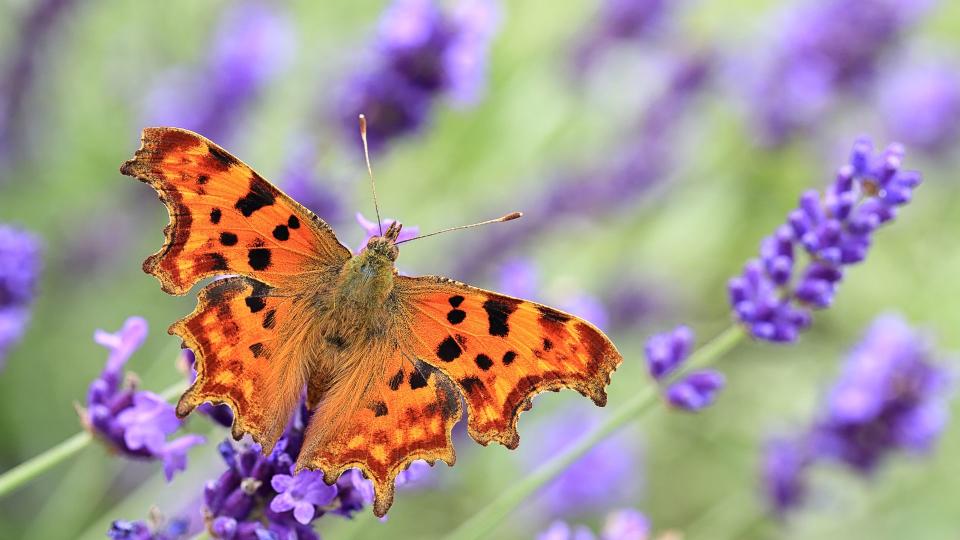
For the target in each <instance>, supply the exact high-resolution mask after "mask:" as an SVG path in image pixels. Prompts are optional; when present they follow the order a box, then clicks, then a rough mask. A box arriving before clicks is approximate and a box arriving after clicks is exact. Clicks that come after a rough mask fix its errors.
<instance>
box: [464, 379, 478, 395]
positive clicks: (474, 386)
mask: <svg viewBox="0 0 960 540" xmlns="http://www.w3.org/2000/svg"><path fill="white" fill-rule="evenodd" d="M460 386H462V387H463V389H464V390H466V391H467V393H468V394H472V393H474V391H478V392H479V391H482V390H483V381H481V380H480V379H478V378H477V377H464V378H462V379H460Z"/></svg>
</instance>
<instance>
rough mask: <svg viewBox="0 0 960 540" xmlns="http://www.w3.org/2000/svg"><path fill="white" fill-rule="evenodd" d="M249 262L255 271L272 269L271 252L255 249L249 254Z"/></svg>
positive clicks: (264, 249) (265, 249)
mask: <svg viewBox="0 0 960 540" xmlns="http://www.w3.org/2000/svg"><path fill="white" fill-rule="evenodd" d="M247 262H248V263H249V264H250V268H253V269H254V270H266V269H267V268H269V267H270V250H269V249H267V248H253V249H251V250H249V251H248V252H247Z"/></svg>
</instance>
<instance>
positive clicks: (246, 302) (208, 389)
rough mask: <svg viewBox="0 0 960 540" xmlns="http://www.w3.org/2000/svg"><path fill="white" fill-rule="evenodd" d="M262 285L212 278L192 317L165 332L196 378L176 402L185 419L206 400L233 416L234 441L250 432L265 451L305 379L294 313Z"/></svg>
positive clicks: (284, 422)
mask: <svg viewBox="0 0 960 540" xmlns="http://www.w3.org/2000/svg"><path fill="white" fill-rule="evenodd" d="M273 292H274V291H273V290H272V289H271V288H270V287H269V286H267V285H264V284H262V283H259V282H256V281H253V280H251V279H248V278H244V277H239V276H236V277H229V278H224V279H219V280H216V281H214V282H213V283H211V284H209V285H207V286H206V287H204V288H203V289H202V290H201V291H200V295H199V299H198V305H197V308H196V309H195V310H194V312H193V313H191V314H190V315H188V316H187V317H185V318H183V319H181V320H179V321H177V322H176V323H174V324H173V325H172V326H171V327H170V332H171V333H173V334H177V335H179V336H180V337H181V338H182V339H183V341H184V343H185V344H186V346H187V347H189V348H191V349H192V350H193V351H194V353H195V354H196V357H197V361H196V364H195V365H196V369H197V379H196V381H194V383H193V385H192V386H191V387H190V389H189V390H187V391H186V392H185V393H184V394H183V396H182V397H181V398H180V402H179V403H178V404H177V415H178V416H180V417H184V416H186V415H187V414H189V413H190V411H192V410H193V409H194V408H195V407H196V406H198V405H200V404H201V403H203V402H205V401H209V402H213V403H226V404H228V405H229V406H230V407H231V408H232V409H233V411H234V413H235V421H234V424H233V436H234V438H237V439H239V438H240V436H241V435H242V434H243V433H245V432H246V433H250V434H251V435H252V436H253V437H254V439H256V440H257V442H259V443H261V445H263V447H264V448H265V449H266V451H269V449H270V448H272V447H273V445H274V443H276V441H277V439H278V438H279V437H280V434H281V433H282V432H283V429H284V428H285V427H286V425H287V423H288V421H289V419H290V415H291V414H292V413H293V410H294V408H295V407H296V404H297V403H298V402H299V399H300V396H301V394H302V388H303V385H304V381H305V380H306V378H307V373H306V363H305V362H304V355H303V353H302V344H303V343H304V341H305V339H306V336H305V335H304V333H305V331H306V329H303V330H300V329H298V328H297V326H296V324H295V322H294V321H295V319H297V314H298V313H299V309H298V307H297V305H296V304H295V303H294V302H292V301H291V300H290V299H289V298H285V297H280V296H274V295H273V294H272V293H273Z"/></svg>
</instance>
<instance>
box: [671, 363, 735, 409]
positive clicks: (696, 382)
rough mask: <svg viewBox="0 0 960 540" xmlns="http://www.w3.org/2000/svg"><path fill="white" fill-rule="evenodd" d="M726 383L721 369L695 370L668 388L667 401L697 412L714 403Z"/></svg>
mask: <svg viewBox="0 0 960 540" xmlns="http://www.w3.org/2000/svg"><path fill="white" fill-rule="evenodd" d="M725 384H726V378H725V377H724V376H723V373H720V372H719V371H715V370H712V369H704V370H700V371H694V372H691V373H689V374H688V375H684V376H683V377H682V378H681V379H680V380H678V381H677V382H675V383H673V384H671V385H670V387H669V388H667V402H668V403H670V405H672V406H674V407H676V408H678V409H683V410H685V411H691V412H696V411H699V410H701V409H705V408H707V407H709V406H710V405H713V402H714V401H715V400H716V398H717V393H719V392H720V390H723V387H724V385H725Z"/></svg>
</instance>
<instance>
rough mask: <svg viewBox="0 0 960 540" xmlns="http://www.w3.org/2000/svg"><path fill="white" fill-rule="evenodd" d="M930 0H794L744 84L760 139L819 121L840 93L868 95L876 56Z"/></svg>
mask: <svg viewBox="0 0 960 540" xmlns="http://www.w3.org/2000/svg"><path fill="white" fill-rule="evenodd" d="M929 4H930V2H928V1H924V0H921V1H913V0H812V1H805V2H804V3H802V4H801V5H794V6H791V7H790V8H789V10H790V11H789V13H787V14H786V16H785V18H784V20H783V21H780V22H778V23H777V24H776V28H777V29H778V34H777V39H778V41H777V43H775V44H773V45H772V48H771V50H772V53H771V57H770V58H768V59H767V60H765V62H764V65H763V66H762V67H760V68H759V72H758V73H757V74H756V77H757V80H756V81H755V83H754V84H752V86H751V87H750V88H749V90H748V92H749V94H750V98H751V99H750V105H751V107H752V108H753V114H754V117H755V120H756V124H757V128H758V131H759V132H760V136H761V139H762V141H763V142H764V143H766V144H770V145H779V144H783V143H786V142H788V141H789V140H790V139H791V138H792V137H793V136H794V135H795V134H796V133H797V132H798V131H800V130H803V129H807V128H810V127H811V126H812V125H814V124H815V123H817V122H819V121H820V120H822V119H823V118H824V116H825V114H826V112H827V111H828V110H829V108H830V106H831V105H832V104H833V103H834V101H835V99H836V97H837V95H838V94H844V93H849V94H854V93H855V94H857V95H862V94H864V93H866V91H867V88H866V87H867V85H869V84H871V83H872V82H873V81H874V79H875V75H876V72H877V68H878V65H879V63H880V60H881V59H882V58H883V57H884V56H885V55H886V54H888V53H890V52H891V50H893V49H894V48H895V47H897V45H898V44H899V43H900V38H901V37H902V35H903V34H904V32H905V30H906V29H907V28H908V27H909V26H910V25H911V24H912V23H914V22H915V21H916V20H917V19H918V18H919V16H920V15H921V14H923V13H924V11H925V10H926V8H927V7H928V5H929Z"/></svg>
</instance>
